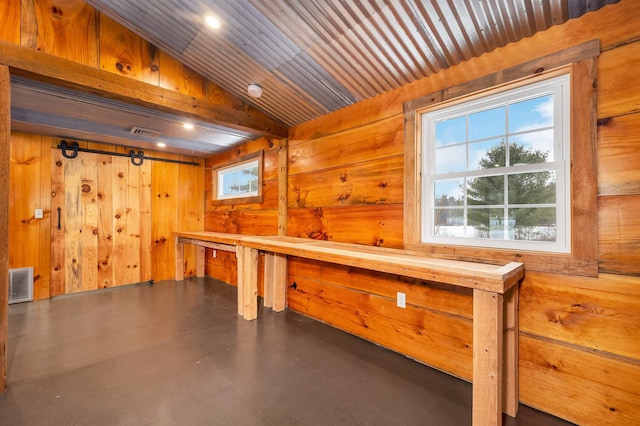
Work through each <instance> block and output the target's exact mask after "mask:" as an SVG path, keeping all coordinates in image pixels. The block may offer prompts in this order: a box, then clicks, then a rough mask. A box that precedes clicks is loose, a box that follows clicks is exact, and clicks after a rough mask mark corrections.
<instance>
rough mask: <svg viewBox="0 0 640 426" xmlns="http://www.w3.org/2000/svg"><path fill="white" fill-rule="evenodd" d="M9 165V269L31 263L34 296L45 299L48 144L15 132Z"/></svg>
mask: <svg viewBox="0 0 640 426" xmlns="http://www.w3.org/2000/svg"><path fill="white" fill-rule="evenodd" d="M9 165H10V169H9V177H10V179H9V184H10V185H9V228H8V234H9V247H10V250H9V268H23V267H28V266H33V276H34V283H33V295H34V299H42V298H47V297H49V287H50V280H51V275H50V267H49V265H50V253H49V250H50V243H49V235H50V226H51V225H50V220H51V207H50V206H51V196H50V193H51V183H50V182H51V181H50V177H49V176H50V173H51V160H50V150H49V146H48V145H47V144H46V143H43V141H42V138H41V137H40V136H33V135H25V134H16V135H14V136H12V143H11V144H10V162H9ZM37 208H38V209H42V210H43V212H44V217H43V218H42V219H36V218H35V209H37ZM25 242H33V244H25Z"/></svg>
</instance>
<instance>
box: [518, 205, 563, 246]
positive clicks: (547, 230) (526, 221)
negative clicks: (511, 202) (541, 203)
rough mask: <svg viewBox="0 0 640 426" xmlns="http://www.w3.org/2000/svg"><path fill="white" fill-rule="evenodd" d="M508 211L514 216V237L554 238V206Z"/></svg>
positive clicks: (521, 238) (531, 238)
mask: <svg viewBox="0 0 640 426" xmlns="http://www.w3.org/2000/svg"><path fill="white" fill-rule="evenodd" d="M509 213H510V215H512V216H513V217H514V218H515V223H514V227H513V230H514V239H516V240H525V241H555V240H556V230H557V229H556V209H555V208H554V207H539V208H530V209H529V208H518V209H510V210H509Z"/></svg>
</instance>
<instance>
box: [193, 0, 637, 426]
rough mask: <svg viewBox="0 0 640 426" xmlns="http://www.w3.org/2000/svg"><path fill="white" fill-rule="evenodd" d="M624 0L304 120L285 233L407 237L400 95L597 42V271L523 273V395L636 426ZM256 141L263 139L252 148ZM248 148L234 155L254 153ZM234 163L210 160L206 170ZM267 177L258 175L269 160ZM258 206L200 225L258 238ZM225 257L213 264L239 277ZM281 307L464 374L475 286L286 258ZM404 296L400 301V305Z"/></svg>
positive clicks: (633, 181) (633, 155)
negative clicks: (399, 293)
mask: <svg viewBox="0 0 640 426" xmlns="http://www.w3.org/2000/svg"><path fill="white" fill-rule="evenodd" d="M636 8H637V5H636V4H634V2H633V1H629V0H625V1H622V2H620V3H618V4H615V5H609V6H606V7H604V8H603V9H601V10H599V11H597V12H591V13H588V14H587V15H585V16H583V17H582V18H580V19H577V20H571V21H569V22H568V23H566V24H564V25H562V26H558V27H553V28H552V29H550V30H548V31H546V32H544V33H540V34H537V35H535V36H533V37H529V38H526V39H524V40H522V41H521V42H519V43H514V44H511V45H508V46H506V47H504V48H501V49H497V50H495V51H493V52H491V53H488V54H485V55H483V56H482V57H480V58H475V59H472V60H469V61H467V62H465V63H462V64H460V65H458V66H455V67H452V68H450V69H447V70H443V71H441V72H440V73H438V74H436V75H433V76H431V77H429V78H425V79H422V80H420V81H417V82H414V83H411V84H409V85H406V86H404V87H402V88H399V89H397V90H393V91H391V92H388V93H385V94H382V95H379V96H377V97H375V98H372V99H370V100H366V101H363V102H359V103H357V104H355V105H353V106H351V107H348V108H345V109H343V110H340V111H337V112H335V113H332V114H328V115H326V116H324V117H321V118H319V119H317V120H314V121H311V122H308V123H304V124H302V125H299V126H297V127H296V128H294V129H292V130H291V131H290V133H289V154H288V159H289V160H288V169H289V174H288V191H287V194H286V195H287V197H288V204H287V210H288V214H287V224H286V225H287V229H288V231H287V234H288V235H291V236H298V237H306V238H315V239H327V240H332V241H344V242H351V243H361V244H371V245H379V246H387V247H401V246H402V243H403V241H402V239H403V237H402V229H403V223H402V222H403V208H404V207H403V203H404V200H403V179H404V170H403V143H404V121H403V110H402V108H403V103H404V102H405V101H408V100H412V99H415V98H417V97H420V96H423V95H426V94H429V93H433V92H436V91H438V90H442V89H445V88H447V87H451V86H455V85H457V84H461V83H464V82H467V81H470V80H473V79H476V78H479V77H482V76H484V75H487V74H490V73H494V72H497V71H500V70H502V69H505V68H508V67H512V66H516V65H519V64H521V63H524V62H526V61H528V60H531V59H533V58H537V57H542V56H545V55H548V54H551V53H554V52H556V51H559V50H562V49H565V48H568V47H571V46H574V45H577V44H580V43H584V42H587V41H589V40H592V39H594V38H599V39H600V42H601V55H600V57H599V59H598V102H597V105H598V111H597V116H598V119H599V128H598V146H597V149H598V153H597V160H598V194H599V195H598V226H597V229H586V230H583V232H591V233H596V234H597V237H598V261H599V276H598V277H597V278H584V277H581V276H572V275H569V273H568V272H567V271H561V270H559V271H557V273H543V272H536V271H534V270H528V271H527V275H526V278H525V280H524V282H523V283H522V285H521V295H520V377H519V381H520V398H521V401H522V402H523V403H525V404H528V405H530V406H533V407H536V408H539V409H541V410H543V411H546V412H549V413H552V414H554V415H557V416H559V417H562V418H565V419H567V420H570V421H573V422H576V423H579V424H593V425H604V424H611V425H621V424H638V423H640V404H638V401H640V386H638V383H640V338H639V337H638V336H640V244H639V243H638V241H640V219H639V216H638V214H637V213H636V209H640V74H639V73H637V72H636V70H637V65H638V64H639V62H640V26H638V25H637V22H636V21H637V20H636V19H633V18H632V17H633V16H635V14H637V10H636ZM258 144H259V142H258ZM251 150H253V148H252V147H251V144H249V145H247V146H245V147H242V148H241V149H240V150H238V151H237V152H231V153H228V155H239V154H241V153H243V152H245V151H251ZM226 159H228V158H227V156H225V158H221V157H215V158H213V159H211V160H210V161H208V163H207V164H214V163H217V162H221V161H223V160H226ZM265 170H267V169H266V168H265ZM273 208H274V205H273V199H272V198H268V199H266V200H265V203H264V205H263V206H235V207H233V208H232V209H229V208H226V207H224V208H223V207H215V206H210V205H208V206H207V213H206V217H207V220H206V223H205V229H206V230H211V231H225V232H241V233H265V232H266V231H267V230H268V229H271V230H272V231H274V230H275V228H274V226H275V225H274V215H275V213H274V212H273ZM233 266H234V264H233V260H232V259H224V260H220V257H218V260H211V259H208V271H209V272H210V273H212V274H216V273H217V272H216V271H223V270H224V272H223V273H219V275H218V276H219V277H221V278H222V279H226V278H231V279H233V278H235V277H234V276H233V275H234V273H235V272H234V271H233V269H232V270H229V268H230V267H233ZM288 281H289V282H288V284H291V283H292V282H294V281H295V283H296V284H297V285H296V288H295V289H293V288H289V289H288V293H287V298H288V307H289V309H292V310H295V311H298V312H302V313H304V314H306V315H310V316H312V317H314V318H317V319H319V320H321V321H324V322H327V323H329V324H332V325H334V326H336V327H338V328H341V329H343V330H346V331H348V332H350V333H353V334H356V335H358V336H361V337H363V338H366V339H368V340H371V341H373V342H376V343H378V344H380V345H383V346H386V347H388V348H390V349H393V350H395V351H398V352H401V353H403V354H406V355H408V356H410V357H413V358H415V359H417V360H419V361H421V362H424V363H426V364H429V365H432V366H434V367H436V368H439V369H442V370H444V371H447V372H449V373H451V374H454V375H456V376H459V377H462V378H464V379H467V380H470V379H471V371H470V367H471V362H472V360H471V356H472V348H471V345H472V335H471V325H472V319H471V310H472V305H471V295H470V293H469V292H466V291H462V290H457V291H453V290H451V289H450V288H447V287H444V286H441V285H438V284H434V283H428V282H419V281H416V280H408V279H405V278H401V277H395V276H389V275H385V274H377V273H372V272H368V271H363V270H359V269H355V268H348V267H336V266H333V265H330V264H325V263H320V262H313V261H307V260H301V259H296V258H292V259H291V261H290V262H289V270H288ZM397 291H402V292H405V293H406V294H407V309H399V308H397V307H396V305H395V295H396V292H397Z"/></svg>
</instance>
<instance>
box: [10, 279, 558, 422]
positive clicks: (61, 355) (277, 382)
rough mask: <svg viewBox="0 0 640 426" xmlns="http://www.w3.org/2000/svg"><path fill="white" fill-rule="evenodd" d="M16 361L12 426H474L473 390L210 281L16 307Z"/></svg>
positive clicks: (536, 415)
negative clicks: (240, 307) (250, 302)
mask: <svg viewBox="0 0 640 426" xmlns="http://www.w3.org/2000/svg"><path fill="white" fill-rule="evenodd" d="M8 350H9V357H8V375H9V378H8V379H9V382H8V389H7V391H6V392H5V393H4V394H1V395H0V425H197V424H202V425H331V426H338V425H385V426H391V425H438V426H446V425H469V424H471V385H470V384H469V383H466V382H464V381H461V380H458V379H455V378H453V377H451V376H448V375H446V374H443V373H441V372H438V371H436V370H433V369H431V368H428V367H426V366H424V365H421V364H419V363H416V362H414V361H412V360H409V359H407V358H405V357H403V356H401V355H398V354H395V353H393V352H390V351H387V350H385V349H383V348H380V347H378V346H375V345H373V344H371V343H368V342H366V341H364V340H361V339H359V338H357V337H354V336H351V335H349V334H346V333H343V332H341V331H339V330H336V329H334V328H332V327H329V326H327V325H325V324H322V323H319V322H317V321H314V320H311V319H309V318H306V317H304V316H301V315H298V314H296V313H293V312H289V311H285V312H283V313H274V312H272V311H271V310H268V309H263V308H262V307H261V308H260V312H259V316H258V320H257V321H251V322H248V321H244V320H243V319H242V318H241V317H239V316H238V314H237V308H236V296H235V288H234V287H230V286H228V285H226V284H224V283H221V282H219V281H215V280H212V279H209V278H206V279H189V280H186V281H185V282H182V283H176V282H174V281H165V282H159V283H156V284H155V285H149V284H144V285H136V286H128V287H124V288H119V289H113V290H104V291H97V292H92V293H85V294H81V295H74V296H65V297H58V298H54V299H51V300H42V301H37V302H30V303H22V304H16V305H11V306H10V307H9V348H8ZM505 424H506V425H536V426H538V425H566V424H567V423H564V422H562V421H560V420H559V419H556V418H554V417H551V416H548V415H545V414H543V413H540V412H538V411H535V410H533V409H531V408H528V407H526V406H521V408H520V411H519V414H518V417H517V418H515V419H513V418H507V417H505Z"/></svg>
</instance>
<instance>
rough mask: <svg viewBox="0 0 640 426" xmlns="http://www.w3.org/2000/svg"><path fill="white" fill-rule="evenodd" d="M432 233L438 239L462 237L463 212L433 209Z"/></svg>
mask: <svg viewBox="0 0 640 426" xmlns="http://www.w3.org/2000/svg"><path fill="white" fill-rule="evenodd" d="M433 214H434V220H433V233H434V235H437V236H439V237H463V236H464V210H462V209H435V210H434V212H433Z"/></svg>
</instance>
